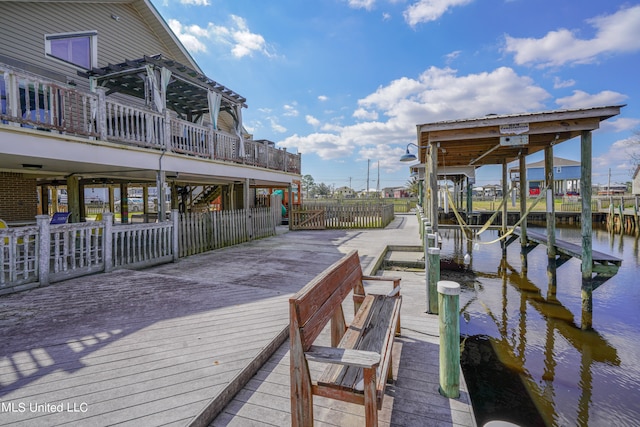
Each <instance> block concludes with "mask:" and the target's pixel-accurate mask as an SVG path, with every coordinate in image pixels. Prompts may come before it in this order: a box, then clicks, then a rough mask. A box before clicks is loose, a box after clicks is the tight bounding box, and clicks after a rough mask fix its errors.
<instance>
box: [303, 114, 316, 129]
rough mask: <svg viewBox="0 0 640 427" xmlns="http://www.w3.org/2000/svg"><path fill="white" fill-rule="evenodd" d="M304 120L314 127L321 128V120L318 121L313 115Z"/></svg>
mask: <svg viewBox="0 0 640 427" xmlns="http://www.w3.org/2000/svg"><path fill="white" fill-rule="evenodd" d="M304 119H305V121H306V122H307V123H308V124H310V125H311V126H313V127H318V126H320V120H318V119H316V118H315V117H313V116H312V115H309V114H307V115H306V116H305V118H304Z"/></svg>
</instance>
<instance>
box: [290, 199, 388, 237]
mask: <svg viewBox="0 0 640 427" xmlns="http://www.w3.org/2000/svg"><path fill="white" fill-rule="evenodd" d="M393 213H394V207H393V205H392V204H380V203H349V204H333V205H332V204H328V203H321V204H314V203H307V204H305V205H303V206H300V207H299V208H298V209H295V210H293V211H292V212H291V217H290V221H291V229H292V230H300V229H323V228H339V229H342V228H384V227H386V226H387V225H388V224H389V223H390V222H391V221H392V220H393V217H394V215H393Z"/></svg>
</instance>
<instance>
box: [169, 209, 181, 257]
mask: <svg viewBox="0 0 640 427" xmlns="http://www.w3.org/2000/svg"><path fill="white" fill-rule="evenodd" d="M171 222H172V223H173V227H172V228H171V230H172V237H171V252H173V262H177V261H178V258H180V229H179V226H180V213H179V212H178V209H171Z"/></svg>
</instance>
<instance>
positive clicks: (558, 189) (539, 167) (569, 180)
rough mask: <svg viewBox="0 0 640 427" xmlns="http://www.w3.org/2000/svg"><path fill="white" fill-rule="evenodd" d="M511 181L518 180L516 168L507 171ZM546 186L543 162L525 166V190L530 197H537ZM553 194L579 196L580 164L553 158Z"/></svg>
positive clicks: (518, 174)
mask: <svg viewBox="0 0 640 427" xmlns="http://www.w3.org/2000/svg"><path fill="white" fill-rule="evenodd" d="M509 172H510V175H511V177H512V180H514V182H517V181H519V180H520V173H519V172H520V170H519V168H518V167H515V168H511V169H510V170H509ZM546 186H547V183H546V179H545V176H544V160H541V161H539V162H535V163H530V164H528V165H527V189H528V193H529V195H530V196H537V195H538V194H540V190H541V189H543V188H545V187H546ZM553 194H555V195H557V196H564V195H575V196H577V195H579V194H580V162H576V161H575V160H569V159H563V158H561V157H554V158H553Z"/></svg>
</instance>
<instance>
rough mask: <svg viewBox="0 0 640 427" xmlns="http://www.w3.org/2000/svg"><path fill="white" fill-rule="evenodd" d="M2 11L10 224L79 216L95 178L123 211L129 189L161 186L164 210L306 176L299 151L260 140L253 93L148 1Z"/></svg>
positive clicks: (1, 170)
mask: <svg viewBox="0 0 640 427" xmlns="http://www.w3.org/2000/svg"><path fill="white" fill-rule="evenodd" d="M0 16H2V21H3V23H2V25H1V26H0V35H1V37H0V218H2V219H4V220H5V221H7V222H9V223H10V224H11V223H23V222H29V221H34V217H35V215H37V214H38V213H45V214H46V213H51V212H55V211H58V210H67V209H68V211H69V212H71V220H70V221H71V222H81V221H83V220H84V219H85V217H86V216H87V214H88V213H87V210H86V208H85V200H84V198H85V192H86V190H87V189H89V188H103V189H106V191H108V196H107V197H105V198H108V199H109V200H108V208H109V210H111V211H112V212H113V211H114V209H116V208H118V209H119V212H116V214H118V213H119V214H120V215H117V216H118V217H120V216H121V218H122V219H121V221H122V222H128V221H130V216H129V211H130V209H129V208H128V197H129V195H130V194H131V191H132V190H135V191H134V192H138V193H140V194H141V195H142V197H143V198H148V197H149V194H150V193H152V194H166V195H167V198H168V199H169V200H170V202H169V203H168V206H165V203H156V204H155V205H157V213H156V216H157V217H159V218H164V217H165V215H166V212H165V211H166V209H168V208H175V209H180V210H181V211H184V212H188V211H199V210H207V209H208V207H209V206H210V204H211V202H212V201H214V200H218V201H219V203H220V204H221V206H222V208H223V209H236V208H243V207H251V206H252V204H253V202H254V200H255V194H256V189H258V188H265V187H266V188H282V189H285V190H286V189H289V188H290V187H291V186H292V183H294V182H295V181H299V180H300V168H301V157H300V155H299V154H294V153H289V152H287V151H286V149H278V148H276V147H275V146H274V145H273V143H269V142H268V141H265V140H253V139H252V135H250V134H248V133H247V132H246V131H245V129H244V126H243V122H242V111H243V109H244V108H247V103H246V99H245V98H244V97H243V96H241V95H240V94H239V93H237V92H236V91H235V90H232V89H230V88H228V87H225V86H224V85H223V84H221V83H219V82H216V81H215V80H213V78H212V77H210V76H207V75H206V74H205V72H204V71H203V70H202V69H200V67H199V66H198V64H197V63H196V62H195V61H194V60H193V58H192V57H191V56H190V55H189V53H188V52H187V51H186V49H185V48H184V46H183V45H182V44H181V43H180V42H179V41H178V39H177V38H176V36H175V35H174V34H173V32H172V31H171V30H170V29H169V27H168V26H167V24H166V23H165V21H164V20H163V19H162V17H161V16H160V15H159V14H158V12H157V10H156V9H155V8H154V7H153V5H152V4H151V3H150V2H149V1H148V0H121V1H117V2H112V1H104V0H78V1H73V2H65V1H56V0H52V1H46V2H32V1H5V0H0ZM158 188H159V189H160V191H158ZM62 191H64V194H65V201H66V202H68V206H61V203H60V202H61V198H60V194H61V192H62ZM117 201H120V203H119V204H116V202H117ZM142 206H143V209H144V211H145V212H144V213H145V214H147V213H148V212H147V211H148V209H150V208H149V206H151V209H153V206H154V204H153V203H142ZM145 217H146V215H145Z"/></svg>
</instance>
